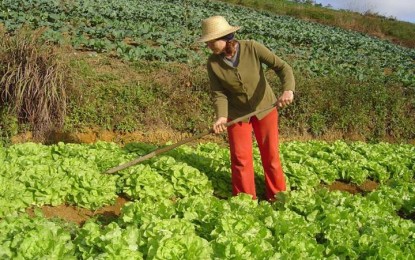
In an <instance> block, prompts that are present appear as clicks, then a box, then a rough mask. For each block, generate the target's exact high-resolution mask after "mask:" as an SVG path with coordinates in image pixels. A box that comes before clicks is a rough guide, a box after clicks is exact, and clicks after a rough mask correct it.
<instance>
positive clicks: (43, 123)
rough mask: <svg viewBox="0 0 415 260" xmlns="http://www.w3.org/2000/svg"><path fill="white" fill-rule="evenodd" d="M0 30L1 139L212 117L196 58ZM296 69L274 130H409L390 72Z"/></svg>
mask: <svg viewBox="0 0 415 260" xmlns="http://www.w3.org/2000/svg"><path fill="white" fill-rule="evenodd" d="M226 2H232V3H235V4H242V5H246V6H250V7H254V8H258V9H261V8H262V9H264V10H268V11H272V12H275V13H278V14H282V15H292V16H296V17H300V18H302V19H308V20H313V21H318V22H322V23H326V24H330V25H333V26H340V27H345V28H346V27H347V28H350V29H356V30H361V31H365V30H366V31H368V32H370V34H378V35H379V36H380V37H389V39H391V40H394V41H396V42H399V43H401V44H407V45H408V46H410V44H413V43H411V42H413V41H415V37H412V38H411V39H409V43H405V42H406V38H405V37H408V35H409V36H410V35H411V33H414V30H413V28H414V27H413V26H414V25H412V24H409V23H408V26H406V25H407V24H406V23H401V22H398V21H394V20H390V19H386V18H384V17H378V16H376V15H365V16H363V15H358V14H355V13H351V12H345V11H334V10H330V9H326V8H319V7H315V6H309V5H298V4H294V3H290V2H287V1H275V0H273V1H271V0H261V1H259V0H257V1H254V0H239V1H235V0H234V1H226ZM369 25H370V26H369ZM411 30H412V31H411ZM392 34H393V35H396V36H393V35H392ZM1 35H2V38H1V46H0V54H1V55H2V61H1V62H0V70H1V71H0V73H1V75H3V76H2V79H1V85H0V91H1V103H0V119H1V121H0V135H1V136H3V137H6V139H7V138H10V137H11V136H13V135H15V134H16V133H18V132H25V131H27V130H33V131H35V132H36V131H37V133H38V135H40V133H45V132H47V131H50V130H52V129H54V128H57V129H58V128H61V127H62V126H63V129H62V130H60V131H64V132H80V131H81V132H82V131H89V130H90V129H101V130H106V131H110V132H115V133H121V134H122V133H133V132H136V131H139V132H142V133H146V132H154V131H156V130H157V129H168V130H172V131H176V132H178V133H185V134H195V133H199V132H203V131H206V130H207V129H208V128H210V127H211V125H212V123H213V120H214V118H213V117H214V115H213V109H212V104H211V100H210V95H209V83H208V77H207V74H206V69H205V67H204V66H196V65H194V66H192V67H189V65H185V64H180V63H173V62H171V63H163V62H147V61H136V62H127V61H122V60H120V59H118V58H115V57H114V56H111V54H97V53H94V52H79V51H75V50H73V49H69V48H58V47H57V46H51V45H48V44H44V43H43V42H42V41H41V38H40V35H41V31H36V32H34V33H33V32H30V31H22V32H20V33H16V36H15V37H11V36H10V35H7V34H5V33H4V32H2V34H1ZM385 35H386V36H385ZM62 54H63V55H62ZM62 57H65V59H63V58H62ZM295 76H296V82H297V91H296V94H295V102H294V103H293V104H292V105H291V106H289V107H288V108H285V109H282V110H280V111H279V112H280V133H281V135H282V137H284V136H285V137H292V136H295V137H298V136H300V137H301V136H307V137H311V138H320V139H349V140H364V141H403V142H411V141H413V140H415V129H414V127H413V126H414V125H415V118H414V117H413V115H414V114H415V103H414V101H413V100H415V89H408V88H405V87H403V86H402V85H401V84H399V83H396V82H395V81H393V80H390V81H389V80H388V82H384V81H382V80H381V79H370V80H366V81H357V80H353V79H350V78H347V77H346V76H343V77H342V76H330V75H327V76H326V77H321V78H317V77H314V78H313V77H307V76H306V75H302V74H300V72H296V75H295ZM267 77H268V79H269V81H270V83H271V85H272V86H274V92H275V93H276V94H277V95H278V94H279V93H281V89H280V82H279V79H278V78H277V77H276V75H275V74H274V73H272V72H268V73H267ZM72 85H74V86H75V87H72ZM27 125H28V126H29V128H26V127H25V126H27ZM85 129H86V130H85ZM0 141H1V140H0Z"/></svg>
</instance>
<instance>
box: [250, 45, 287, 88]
mask: <svg viewBox="0 0 415 260" xmlns="http://www.w3.org/2000/svg"><path fill="white" fill-rule="evenodd" d="M253 44H254V47H255V49H256V52H257V54H258V56H259V59H260V61H261V62H262V63H264V64H265V65H267V66H268V67H269V68H271V69H273V70H274V71H275V73H276V74H277V75H278V77H279V78H280V80H281V83H282V87H283V89H284V91H288V90H291V91H292V92H294V90H295V80H294V73H293V70H292V68H291V66H290V65H289V64H288V63H287V62H285V61H284V60H282V59H281V58H280V57H278V56H277V55H275V54H274V53H273V52H272V51H270V50H269V49H268V48H267V47H265V46H264V45H263V44H260V43H258V42H255V41H254V43H253Z"/></svg>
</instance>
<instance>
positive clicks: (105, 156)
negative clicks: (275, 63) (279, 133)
mask: <svg viewBox="0 0 415 260" xmlns="http://www.w3.org/2000/svg"><path fill="white" fill-rule="evenodd" d="M154 148H155V147H153V146H151V145H148V144H144V143H130V144H127V145H126V146H124V147H120V146H119V145H117V144H115V143H107V142H97V143H95V144H69V143H68V144H64V143H58V144H56V145H48V146H47V145H41V144H35V143H24V144H15V145H12V146H10V147H8V148H0V165H1V167H0V179H1V183H2V185H1V187H0V229H1V233H0V258H1V259H287V258H294V257H295V258H301V259H322V258H329V259H347V258H349V259H366V258H368V259H370V258H373V259H375V258H376V259H396V258H398V259H413V252H414V251H415V223H414V216H415V185H414V173H415V147H414V146H413V145H397V144H387V143H379V144H366V143H361V142H352V143H347V142H343V141H336V142H332V143H328V142H323V141H308V142H298V141H292V142H284V143H282V144H281V156H282V163H283V167H284V170H285V173H286V176H287V182H288V187H289V190H288V191H287V192H284V193H281V194H280V195H279V196H278V200H277V202H275V203H273V204H271V203H269V202H267V201H264V200H261V199H259V201H256V200H252V199H251V197H249V196H248V195H239V196H236V197H232V196H231V194H230V191H231V187H230V183H231V182H230V165H229V164H230V162H229V152H228V148H226V147H220V146H219V145H217V144H215V143H204V144H199V145H195V146H188V145H184V146H181V147H179V148H177V149H175V150H172V151H170V152H168V153H166V154H163V155H159V156H157V157H154V158H152V159H150V160H148V161H144V162H142V163H141V164H138V165H135V166H132V167H130V168H127V169H125V170H123V171H121V172H118V173H116V174H114V175H107V174H103V172H105V171H106V170H107V169H108V168H111V167H113V166H116V165H119V164H122V163H125V162H127V161H130V160H132V159H134V158H136V157H137V156H141V155H144V154H147V153H148V152H150V151H152V150H153V149H154ZM255 170H256V181H257V188H258V195H259V197H260V198H262V197H264V190H263V186H264V184H263V173H262V169H261V164H260V161H259V154H258V150H257V149H255ZM335 180H342V181H344V182H348V183H354V184H356V185H359V184H362V183H364V182H365V181H366V180H371V181H374V182H376V183H378V184H379V185H378V187H377V188H376V189H374V190H365V191H362V192H359V193H356V194H354V195H353V194H351V193H347V192H342V191H333V190H330V189H329V188H328V187H329V186H328V185H329V184H331V183H333V182H334V181H335ZM121 195H122V196H125V197H126V198H128V202H127V203H126V204H125V205H124V206H123V207H122V209H121V214H120V215H119V217H116V218H112V219H109V220H107V221H104V220H103V218H100V217H97V216H95V217H92V218H90V219H88V220H87V221H86V222H85V223H82V225H75V224H74V223H71V222H68V221H66V220H63V219H59V218H46V217H45V216H44V215H43V214H42V211H41V210H40V208H41V207H42V206H44V205H52V206H57V205H61V204H69V205H75V206H77V207H79V208H88V209H91V210H98V209H99V208H101V207H103V206H104V205H108V204H112V203H114V202H115V200H116V198H117V197H118V196H121ZM28 208H31V209H32V210H33V211H34V212H35V213H34V215H29V214H28V213H27V209H28Z"/></svg>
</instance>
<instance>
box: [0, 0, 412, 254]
mask: <svg viewBox="0 0 415 260" xmlns="http://www.w3.org/2000/svg"><path fill="white" fill-rule="evenodd" d="M213 14H222V15H224V16H226V17H227V18H228V19H229V20H230V21H232V24H235V25H240V26H242V30H241V31H240V33H238V35H237V36H238V38H240V39H255V40H257V41H260V42H262V43H264V44H265V45H266V46H268V47H269V48H270V49H272V50H273V51H274V52H275V53H276V54H278V55H279V56H280V57H282V58H283V59H285V60H287V61H288V62H289V63H290V64H291V65H292V66H293V68H294V70H295V74H296V79H297V87H298V90H297V91H296V101H295V103H294V104H293V105H292V106H291V107H289V108H287V109H284V110H281V111H279V112H280V119H281V121H280V123H281V124H280V126H281V127H280V129H281V132H282V133H283V134H284V137H285V140H284V141H283V142H281V143H280V152H281V157H282V164H283V168H284V172H285V175H286V181H287V186H288V190H287V191H286V192H283V193H280V194H279V195H278V197H277V200H276V202H274V203H269V202H267V201H265V200H264V197H265V194H264V193H265V191H264V180H263V179H264V175H263V170H262V166H261V162H260V155H259V152H258V149H257V147H255V148H254V155H255V161H254V163H255V174H256V179H255V181H256V188H257V194H258V198H259V199H258V200H252V199H251V198H250V197H249V196H248V195H243V194H241V195H239V196H236V197H233V196H232V194H231V180H230V161H229V149H228V148H227V145H226V144H224V142H223V141H224V139H226V137H223V138H222V137H221V136H219V137H218V136H216V137H211V139H208V140H207V141H206V140H201V141H200V142H199V143H192V144H188V145H183V146H180V147H178V148H177V149H174V150H172V151H169V152H168V153H165V154H162V155H159V156H156V157H154V158H152V159H150V160H147V161H145V162H142V163H140V164H138V165H135V166H132V167H130V168H127V169H125V170H122V171H120V172H117V173H115V174H112V175H109V174H104V172H105V171H106V170H108V169H109V168H112V167H115V166H117V165H120V164H122V163H125V162H128V161H130V160H133V159H134V158H136V157H138V156H142V155H145V154H147V153H149V152H151V151H153V150H154V149H156V148H158V147H161V146H164V145H169V144H171V143H172V142H175V141H177V140H180V139H181V138H180V137H188V136H190V135H193V134H195V133H198V132H200V131H202V130H204V129H206V128H207V127H210V125H211V122H212V120H213V118H212V116H213V115H212V113H213V112H212V109H211V108H210V107H211V104H210V103H209V101H208V100H209V97H208V95H207V92H208V91H207V87H206V85H207V82H206V74H205V67H204V63H205V60H206V58H207V55H208V50H207V49H206V48H204V46H202V45H200V44H196V43H195V40H196V39H197V38H198V37H199V35H200V21H201V20H202V19H203V18H205V17H207V16H210V15H213ZM0 22H1V23H2V24H3V27H2V28H1V30H2V33H3V31H4V35H2V37H3V39H8V38H7V37H13V36H15V35H17V36H18V35H19V32H21V31H22V30H23V32H27V30H29V32H31V31H30V30H34V32H35V33H33V34H39V32H42V34H41V35H42V42H41V45H42V46H46V47H49V46H53V47H56V48H58V47H62V48H64V49H65V50H66V52H64V55H63V56H66V57H67V58H68V60H69V65H68V66H69V67H68V71H69V69H71V70H72V71H71V73H72V74H68V75H65V76H69V75H73V78H70V79H69V81H70V80H73V82H75V83H74V85H75V86H72V88H68V89H67V93H68V97H67V100H65V101H66V102H67V108H66V109H67V113H66V114H64V116H63V117H62V118H61V119H62V120H63V123H62V124H63V130H64V131H65V130H66V131H74V130H78V131H79V130H81V131H80V132H81V133H80V134H84V135H85V136H86V135H87V134H88V133H89V132H93V131H96V132H98V131H100V132H99V133H100V134H96V135H94V136H92V137H90V138H89V139H88V140H86V139H83V140H84V141H88V144H87V143H79V141H81V138H79V139H76V138H72V139H71V138H68V136H69V135H68V136H65V133H61V132H53V133H46V134H47V136H49V138H51V137H50V136H52V135H54V136H53V140H52V139H48V140H46V141H45V142H44V144H42V143H40V142H33V139H31V138H27V139H23V138H21V139H16V136H15V135H17V134H18V133H19V134H21V135H26V134H27V135H29V134H28V133H30V131H35V130H36V129H35V127H34V126H33V125H30V120H29V119H27V118H24V115H25V114H27V113H28V110H27V108H28V107H29V106H28V105H26V107H25V106H23V109H22V110H20V111H13V110H10V109H8V105H10V103H11V99H7V98H4V96H6V94H7V93H8V90H6V91H5V90H4V89H5V88H4V86H3V84H4V83H5V82H6V83H7V82H11V81H12V80H10V79H11V78H12V77H9V78H6V80H5V77H3V76H2V80H1V81H0V83H1V84H0V92H1V96H0V101H1V102H0V183H1V186H0V230H1V232H0V258H1V259H261V260H262V259H292V258H298V259H326V258H327V259H415V258H414V252H415V223H414V221H415V185H414V184H415V183H414V182H415V181H414V179H415V146H414V145H413V141H414V140H415V127H414V125H415V117H414V116H413V115H414V113H415V103H414V100H415V99H414V98H415V71H414V57H415V50H414V49H413V48H406V47H402V46H399V45H395V44H393V43H391V42H388V41H386V40H380V39H378V38H375V37H372V36H368V35H365V34H362V33H357V32H353V31H348V30H344V29H340V28H337V27H333V26H326V25H321V24H318V23H314V22H309V21H304V20H300V19H296V18H293V17H290V16H284V15H277V14H275V13H272V12H269V11H264V10H256V9H253V8H247V7H241V6H237V5H230V4H227V3H224V2H221V1H198V0H176V1H173V0H171V1H169V0H144V1H131V0H118V1H104V0H98V1H92V0H85V1H62V0H52V1H49V0H24V1H14V0H4V1H2V3H1V4H0ZM22 28H23V29H22ZM39 30H40V31H39ZM31 33H32V32H31ZM39 35H40V34H39ZM11 39H14V38H11ZM17 39H20V38H18V37H17ZM11 42H12V43H13V41H11ZM17 43H18V42H17ZM33 44H34V43H33ZM68 46H69V47H68ZM5 49H7V48H5V47H4V46H3V45H2V46H1V48H0V51H1V53H2V54H3V53H7V50H5ZM68 50H69V51H68ZM34 52H35V51H34ZM12 54H13V55H14V54H15V53H12ZM13 55H11V56H13ZM23 56H25V55H23ZM39 60H43V59H41V58H39ZM64 60H65V59H62V60H60V62H65V61H64ZM23 63H24V62H23ZM9 68H12V66H10V65H8V64H5V63H1V65H0V69H2V71H3V69H4V71H6V72H7V73H9V74H7V75H15V74H18V73H16V71H22V70H21V69H20V70H19V69H16V70H7V69H9ZM23 74H24V73H23ZM267 77H269V79H270V82H271V83H272V85H273V87H275V92H276V93H277V92H278V91H280V90H279V81H278V79H276V78H275V75H274V76H273V75H269V74H267ZM23 79H24V78H23ZM26 79H27V78H26ZM20 82H23V84H21V85H19V86H23V87H26V86H27V84H28V83H27V84H26V85H25V84H24V83H25V82H30V80H29V79H27V81H25V80H20ZM9 86H12V87H15V88H17V87H16V86H18V84H15V85H13V84H9ZM52 86H53V85H52ZM5 93H6V94H5ZM35 93H37V92H35ZM31 101H33V97H32V96H31V95H29V96H28V99H26V101H25V102H27V103H25V102H23V103H24V104H30V102H31ZM65 105H66V103H65ZM62 114H63V112H62ZM40 122H42V121H40ZM161 126H162V127H161ZM165 128H166V129H168V130H174V131H177V132H174V133H178V134H177V135H176V136H175V135H174V134H172V135H167V136H163V132H162V130H163V129H165ZM91 129H92V130H91ZM96 129H99V130H96ZM160 129H161V132H158V131H159V130H160ZM82 131H84V132H82ZM137 131H143V132H141V133H140V134H138V132H137ZM150 131H151V132H154V134H153V135H151V133H149V132H150ZM336 131H338V132H340V134H338V135H336V134H335V133H336ZM103 133H106V134H107V136H109V137H108V138H105V134H103ZM158 133H160V134H158ZM298 133H306V134H307V136H308V137H309V138H299V139H298V140H295V136H297V135H298ZM128 134H131V135H129V136H128V138H126V139H122V138H121V136H122V135H124V136H126V135H128ZM330 135H331V136H332V137H333V136H334V137H338V138H330V140H323V139H324V138H320V137H324V136H330ZM354 135H356V136H357V135H358V136H359V138H350V139H348V138H347V137H350V136H354ZM150 136H151V138H150ZM11 137H13V138H15V139H13V138H11ZM310 137H311V138H310ZM293 139H294V140H293ZM310 139H311V140H310ZM333 139H335V140H333ZM356 139H362V140H363V141H358V140H356ZM384 139H387V140H393V141H395V142H385V141H384ZM4 140H5V141H4ZM13 140H14V141H13ZM15 140H20V141H22V140H23V142H16V141H15ZM103 140H104V141H103ZM212 140H213V141H212ZM300 140H301V141H300ZM113 141H114V142H113ZM166 141H167V143H166ZM364 141H365V142H364ZM77 142H78V143H77Z"/></svg>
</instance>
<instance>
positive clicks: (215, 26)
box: [198, 15, 241, 42]
mask: <svg viewBox="0 0 415 260" xmlns="http://www.w3.org/2000/svg"><path fill="white" fill-rule="evenodd" d="M239 29H241V27H239V26H230V25H229V23H228V22H227V21H226V19H225V18H224V17H223V16H219V15H218V16H212V17H209V18H207V19H205V20H203V21H202V37H200V38H199V39H198V42H208V41H211V40H214V39H218V38H220V37H222V36H225V35H228V34H230V33H233V32H236V31H237V30H239Z"/></svg>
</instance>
